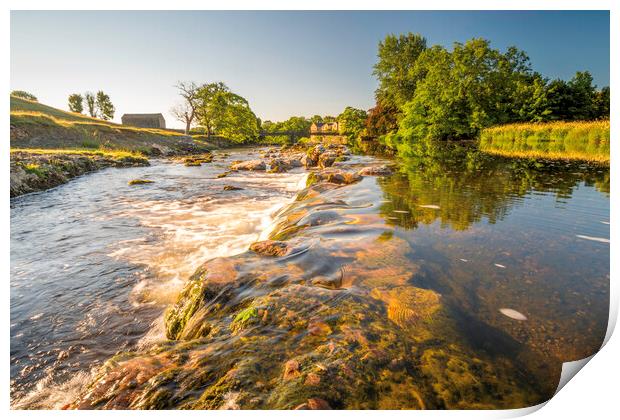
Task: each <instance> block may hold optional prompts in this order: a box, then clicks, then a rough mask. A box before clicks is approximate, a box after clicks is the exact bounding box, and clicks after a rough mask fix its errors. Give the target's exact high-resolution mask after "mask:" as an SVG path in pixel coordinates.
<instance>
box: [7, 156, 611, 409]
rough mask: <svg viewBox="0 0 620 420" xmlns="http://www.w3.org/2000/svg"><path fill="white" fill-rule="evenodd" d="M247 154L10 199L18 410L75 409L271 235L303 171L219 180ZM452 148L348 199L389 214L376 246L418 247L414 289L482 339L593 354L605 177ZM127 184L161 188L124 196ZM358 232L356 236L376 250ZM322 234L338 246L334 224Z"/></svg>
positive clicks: (369, 181) (601, 279) (605, 245)
mask: <svg viewBox="0 0 620 420" xmlns="http://www.w3.org/2000/svg"><path fill="white" fill-rule="evenodd" d="M248 153H255V152H248V151H241V152H236V153H233V154H232V155H231V157H229V158H226V159H223V160H222V159H216V161H215V162H214V163H213V164H207V165H203V166H202V167H200V168H188V167H184V166H183V165H180V164H172V163H165V162H154V164H153V166H151V167H149V168H135V169H123V170H118V169H107V170H104V171H101V172H98V173H94V174H90V175H87V176H84V177H81V178H79V179H76V180H74V181H72V182H70V183H68V184H66V185H64V186H61V187H59V188H56V189H54V190H51V191H47V192H44V193H39V194H32V195H28V196H25V197H22V198H18V199H16V200H13V201H12V203H11V246H12V248H11V386H12V394H13V395H12V397H13V401H14V405H16V406H30V407H40V406H43V407H57V406H59V404H60V402H62V401H70V400H71V395H72V394H71V393H73V392H77V391H79V390H80V389H81V388H82V387H83V385H84V383H85V382H87V380H88V378H89V376H88V371H89V369H91V368H93V367H96V366H99V365H100V364H101V363H102V362H103V361H104V360H105V359H107V358H108V357H110V356H111V355H113V354H115V353H116V352H118V351H120V350H127V349H132V348H136V347H138V348H140V347H141V346H146V345H148V343H150V342H153V341H156V340H159V339H161V338H162V336H163V334H162V332H161V325H162V322H161V315H162V312H163V309H164V308H165V306H166V305H167V304H169V303H170V302H172V301H173V300H174V299H175V297H176V295H177V294H178V291H179V289H180V287H182V285H183V284H184V282H185V281H186V280H187V278H188V277H189V276H190V275H191V274H192V272H193V271H194V270H195V269H196V267H197V266H198V265H200V264H201V263H202V262H204V261H206V260H208V259H211V258H214V257H217V256H227V255H234V254H237V253H240V252H242V251H244V250H245V249H247V247H248V245H249V244H250V243H251V242H253V241H255V240H256V239H257V238H259V236H260V235H261V232H262V233H263V237H265V232H267V231H269V225H270V223H271V215H272V214H273V213H274V211H276V210H277V209H278V208H280V207H281V206H283V205H284V204H285V203H286V202H287V201H290V200H291V198H292V197H293V196H294V193H295V192H296V191H298V190H299V189H300V188H301V185H302V184H303V181H304V177H305V175H304V172H303V171H302V170H298V171H297V172H293V173H289V174H265V173H260V174H259V173H246V174H243V173H237V174H233V175H230V176H228V177H226V178H222V179H217V178H216V175H217V174H219V173H221V172H223V171H224V170H225V167H226V166H227V164H228V161H230V160H233V159H245V158H248ZM446 153H447V154H444V155H440V156H436V157H434V158H426V159H406V160H405V161H403V162H401V164H400V166H399V168H398V171H397V173H396V174H395V175H393V176H389V177H367V178H365V179H364V180H363V181H362V182H361V183H359V184H357V186H355V187H354V188H353V189H352V190H351V194H354V195H352V196H351V200H352V201H351V203H357V201H360V200H361V201H360V203H363V204H364V205H363V206H362V207H360V208H363V210H359V212H360V214H362V213H366V214H368V215H369V216H370V215H375V216H373V217H374V218H375V219H376V215H379V216H380V220H381V223H380V224H379V225H376V226H378V227H379V228H380V231H382V232H383V233H381V235H380V236H381V239H382V240H385V241H389V240H390V239H391V238H399V239H400V240H405V241H407V242H408V243H409V244H410V246H411V249H412V251H411V252H410V253H409V254H408V255H407V258H408V259H409V263H410V265H411V266H412V267H417V269H416V270H415V276H414V277H413V279H412V280H411V281H412V282H413V283H414V284H415V285H416V286H418V287H423V288H428V289H432V290H435V291H437V292H439V293H441V294H442V296H444V297H445V298H446V300H447V301H448V302H449V303H450V305H451V307H453V308H456V310H457V311H458V312H459V313H461V314H462V316H463V317H464V319H467V320H469V321H467V322H465V323H464V324H469V325H470V330H469V331H467V334H469V335H470V336H471V337H472V343H473V342H476V343H478V344H480V343H483V344H484V346H485V347H486V348H487V351H488V349H492V348H493V347H494V346H495V347H499V346H501V342H500V341H498V339H497V332H494V333H493V334H492V332H493V331H501V332H503V333H506V334H508V335H509V336H511V337H512V338H513V339H515V340H517V341H518V342H520V343H523V344H524V345H526V346H527V347H528V348H530V349H531V350H532V351H534V352H535V353H537V354H540V355H541V360H546V358H547V357H549V358H551V359H553V360H563V361H566V360H575V359H579V358H583V357H585V356H588V355H590V354H592V352H594V351H596V349H597V348H598V347H599V346H600V345H601V342H602V339H603V337H604V334H605V330H606V324H607V316H608V305H609V170H608V169H604V168H599V167H595V166H589V165H585V164H567V163H561V162H541V163H538V164H534V163H532V162H528V161H517V160H508V159H502V158H495V157H489V156H484V155H480V154H478V153H473V154H472V153H469V152H467V151H463V150H460V149H457V151H456V152H450V153H448V152H446ZM364 160H365V161H370V160H372V159H370V158H361V159H358V161H364ZM133 178H148V179H152V180H153V181H155V183H154V184H150V185H145V186H136V187H129V186H127V182H128V181H129V180H131V179H133ZM223 185H235V186H240V187H243V188H244V190H241V191H229V192H225V191H223V190H222V187H223ZM351 203H350V204H351ZM358 204H359V203H358ZM360 220H362V219H360ZM369 220H370V219H369ZM373 220H374V219H373ZM359 223H362V224H363V221H361V222H359ZM357 226H359V227H356V225H355V224H353V225H351V226H350V228H349V229H350V230H349V231H348V232H349V233H348V235H352V236H353V237H356V238H357V237H359V241H364V240H365V239H364V235H366V236H368V237H367V238H366V239H367V240H369V241H372V240H374V239H375V237H374V236H376V235H374V234H371V233H364V232H369V231H365V230H364V228H363V226H362V225H360V224H358V225H357ZM316 229H317V230H316V232H317V237H318V236H319V235H323V236H324V238H323V239H322V240H326V241H329V237H330V234H329V233H328V232H329V229H330V228H329V226H326V227H317V228H316ZM373 235H374V236H373ZM311 255H312V253H309V254H308V256H305V257H304V256H301V257H299V258H300V259H301V260H300V261H302V262H303V265H304V266H305V267H306V269H307V270H309V272H313V271H316V272H321V270H323V271H325V270H327V271H329V270H331V269H332V268H335V267H332V268H329V267H323V266H324V265H325V264H330V262H329V260H324V261H317V260H316V259H312V261H310V260H308V259H310V258H312V257H311ZM541 363H546V362H541ZM60 391H62V392H60ZM59 394H62V398H61V397H59V396H58V395H59Z"/></svg>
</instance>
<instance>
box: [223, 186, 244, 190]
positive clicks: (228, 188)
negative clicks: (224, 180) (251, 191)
mask: <svg viewBox="0 0 620 420" xmlns="http://www.w3.org/2000/svg"><path fill="white" fill-rule="evenodd" d="M242 189H243V188H241V187H235V186H234V185H224V188H223V190H224V191H239V190H242Z"/></svg>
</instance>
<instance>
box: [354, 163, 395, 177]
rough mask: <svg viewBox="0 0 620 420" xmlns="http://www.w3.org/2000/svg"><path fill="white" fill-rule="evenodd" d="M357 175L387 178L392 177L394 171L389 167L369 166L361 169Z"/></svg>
mask: <svg viewBox="0 0 620 420" xmlns="http://www.w3.org/2000/svg"><path fill="white" fill-rule="evenodd" d="M357 173H358V174H359V175H362V176H385V175H391V174H392V169H391V168H390V167H389V166H387V165H380V166H368V167H366V168H362V169H360V170H359V171H358V172H357Z"/></svg>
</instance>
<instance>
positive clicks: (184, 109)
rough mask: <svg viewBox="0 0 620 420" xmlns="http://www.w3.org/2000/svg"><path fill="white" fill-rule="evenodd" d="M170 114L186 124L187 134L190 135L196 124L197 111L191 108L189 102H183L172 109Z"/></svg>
mask: <svg viewBox="0 0 620 420" xmlns="http://www.w3.org/2000/svg"><path fill="white" fill-rule="evenodd" d="M170 113H171V114H172V115H173V116H174V118H176V119H177V120H178V121H180V122H182V123H183V124H185V134H189V131H190V129H191V128H192V124H193V122H194V117H195V111H194V110H193V109H192V108H191V107H190V106H189V103H188V102H181V103H178V104H176V105H175V106H173V107H172V108H170Z"/></svg>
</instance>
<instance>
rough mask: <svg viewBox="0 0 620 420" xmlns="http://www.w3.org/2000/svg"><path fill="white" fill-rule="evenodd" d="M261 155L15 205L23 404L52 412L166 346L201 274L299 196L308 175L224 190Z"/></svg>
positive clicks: (154, 170) (123, 178) (16, 336)
mask: <svg viewBox="0 0 620 420" xmlns="http://www.w3.org/2000/svg"><path fill="white" fill-rule="evenodd" d="M257 155H258V152H257V151H256V150H254V151H248V150H239V151H232V152H231V156H230V157H227V156H224V157H222V156H221V155H220V154H216V158H215V161H214V162H213V163H211V164H204V165H202V166H201V167H186V166H184V165H183V164H181V163H171V162H167V161H152V162H151V166H150V167H144V168H124V169H116V168H109V169H105V170H102V171H99V172H95V173H92V174H88V175H85V176H82V177H80V178H77V179H75V180H72V181H70V182H69V183H67V184H65V185H62V186H60V187H58V188H54V189H52V190H49V191H45V192H41V193H35V194H29V195H27V196H23V197H20V198H17V199H14V200H12V201H11V392H12V398H13V400H14V402H15V401H21V402H22V403H23V404H25V405H26V406H29V405H32V404H34V405H38V404H39V403H41V401H44V402H43V403H42V404H43V405H44V406H51V407H53V406H54V404H55V403H56V399H58V400H59V401H61V400H62V401H65V400H67V398H68V397H70V396H68V395H67V393H70V392H75V391H77V390H79V389H80V385H83V383H82V382H84V381H86V380H87V378H88V375H87V372H88V370H89V369H90V368H91V367H94V366H97V365H98V364H99V363H102V362H103V361H105V360H106V359H107V358H109V357H110V356H112V355H114V354H115V353H116V352H118V351H119V350H127V349H129V348H134V347H136V346H143V345H146V344H148V342H149V341H153V340H158V339H161V338H162V337H163V332H162V330H161V325H162V322H161V319H160V318H161V315H162V312H163V309H164V308H165V306H166V305H168V304H169V303H171V302H172V301H173V300H174V299H175V297H176V296H177V294H178V292H179V290H180V288H181V287H182V286H183V283H184V282H185V281H186V280H187V279H188V277H189V276H190V275H191V274H192V273H193V271H194V270H195V269H196V267H197V266H198V265H200V264H201V263H202V262H204V261H205V260H207V259H210V258H214V257H218V256H227V255H234V254H237V253H239V252H243V251H244V250H246V249H247V247H248V245H249V244H250V243H252V242H254V241H256V240H257V239H259V236H260V234H261V232H263V231H264V230H265V229H267V228H268V227H269V224H270V223H271V220H272V218H271V216H272V214H273V213H274V212H275V211H277V210H278V209H279V208H280V207H282V206H283V205H284V204H285V203H286V202H288V201H290V200H291V199H292V197H293V196H294V194H295V192H296V191H298V190H299V189H300V182H303V180H304V179H305V173H304V172H303V171H302V170H297V171H292V172H290V173H287V174H267V173H264V172H263V173H243V172H239V173H232V174H230V175H228V176H227V177H225V178H217V175H218V174H221V173H223V172H225V171H226V170H227V168H228V166H229V165H230V161H231V160H234V159H239V160H241V159H250V158H257V157H258V156H257ZM136 178H142V179H145V178H146V179H150V180H152V181H154V183H153V184H146V185H136V186H129V185H128V182H129V181H130V180H132V179H136ZM225 185H232V186H236V187H240V188H243V190H237V191H224V190H223V187H224V186H225ZM65 381H69V382H68V383H65ZM59 386H61V389H62V391H63V392H61V393H60V394H62V395H58V394H59V389H58V387H59ZM63 386H64V388H62V387H63Z"/></svg>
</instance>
